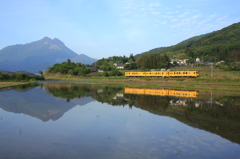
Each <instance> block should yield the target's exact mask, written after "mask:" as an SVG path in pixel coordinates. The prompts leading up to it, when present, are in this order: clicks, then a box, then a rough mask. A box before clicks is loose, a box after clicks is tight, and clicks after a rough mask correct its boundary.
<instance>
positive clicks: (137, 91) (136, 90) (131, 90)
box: [124, 88, 145, 94]
mask: <svg viewBox="0 0 240 159" xmlns="http://www.w3.org/2000/svg"><path fill="white" fill-rule="evenodd" d="M124 92H125V93H128V94H145V89H140V88H125V90H124Z"/></svg>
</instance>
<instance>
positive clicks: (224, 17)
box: [216, 16, 227, 21]
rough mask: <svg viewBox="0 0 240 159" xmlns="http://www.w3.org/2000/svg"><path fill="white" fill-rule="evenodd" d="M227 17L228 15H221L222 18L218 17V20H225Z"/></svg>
mask: <svg viewBox="0 0 240 159" xmlns="http://www.w3.org/2000/svg"><path fill="white" fill-rule="evenodd" d="M226 18H227V16H223V17H221V18H218V19H216V21H221V20H224V19H226Z"/></svg>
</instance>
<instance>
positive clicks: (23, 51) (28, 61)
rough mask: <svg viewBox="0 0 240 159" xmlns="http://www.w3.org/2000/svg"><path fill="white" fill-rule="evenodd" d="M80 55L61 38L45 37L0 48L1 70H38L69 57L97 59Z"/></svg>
mask: <svg viewBox="0 0 240 159" xmlns="http://www.w3.org/2000/svg"><path fill="white" fill-rule="evenodd" d="M79 56H80V55H78V54H77V53H75V52H73V51H72V50H70V49H69V48H68V47H66V46H65V44H64V43H63V42H62V41H60V40H59V39H57V38H54V39H50V38H48V37H44V38H43V39H41V40H38V41H34V42H31V43H27V44H24V45H22V44H18V45H12V46H7V47H5V48H3V49H2V50H0V70H5V71H14V72H15V71H19V70H24V71H28V72H38V71H40V70H45V69H46V67H47V66H51V65H53V64H55V63H58V62H63V61H67V59H73V60H75V59H76V60H75V62H80V63H84V64H91V62H92V61H94V60H95V61H97V59H93V58H90V57H88V56H86V55H83V54H82V56H80V57H79ZM81 57H83V58H81ZM95 61H94V62H95Z"/></svg>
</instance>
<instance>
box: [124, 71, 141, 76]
mask: <svg viewBox="0 0 240 159" xmlns="http://www.w3.org/2000/svg"><path fill="white" fill-rule="evenodd" d="M125 76H126V77H145V72H125Z"/></svg>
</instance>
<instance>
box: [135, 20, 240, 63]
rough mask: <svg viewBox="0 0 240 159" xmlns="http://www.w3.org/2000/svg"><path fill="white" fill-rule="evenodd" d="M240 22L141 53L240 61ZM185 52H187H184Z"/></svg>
mask: <svg viewBox="0 0 240 159" xmlns="http://www.w3.org/2000/svg"><path fill="white" fill-rule="evenodd" d="M239 35H240V22H238V23H235V24H232V25H230V26H228V27H225V28H223V29H221V30H218V31H214V32H211V33H208V34H204V35H199V36H195V37H192V38H189V39H187V40H184V41H182V42H180V43H178V44H176V45H173V46H169V47H159V48H155V49H152V50H149V51H147V52H143V53H141V54H137V55H135V57H136V58H137V57H139V56H141V55H142V54H149V53H164V54H167V55H169V56H170V57H171V58H174V57H177V56H178V55H182V56H185V57H187V58H193V59H194V58H197V57H202V58H203V60H204V61H208V60H209V61H218V60H226V61H234V60H235V61H240V36H239ZM184 53H185V54H184Z"/></svg>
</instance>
